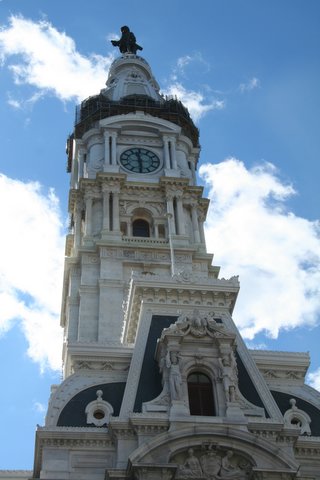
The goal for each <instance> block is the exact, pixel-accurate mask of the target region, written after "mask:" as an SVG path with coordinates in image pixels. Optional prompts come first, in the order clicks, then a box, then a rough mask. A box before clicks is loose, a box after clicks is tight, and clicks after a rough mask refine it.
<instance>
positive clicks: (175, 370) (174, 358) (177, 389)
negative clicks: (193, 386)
mask: <svg viewBox="0 0 320 480" xmlns="http://www.w3.org/2000/svg"><path fill="white" fill-rule="evenodd" d="M166 367H167V368H168V369H169V388H170V395H171V400H180V399H181V386H182V378H181V373H180V366H179V356H178V354H177V352H168V353H167V355H166Z"/></svg>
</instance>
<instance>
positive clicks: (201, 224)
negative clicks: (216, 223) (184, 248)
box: [199, 213, 206, 244]
mask: <svg viewBox="0 0 320 480" xmlns="http://www.w3.org/2000/svg"><path fill="white" fill-rule="evenodd" d="M204 222H205V215H203V213H200V215H199V231H200V240H201V243H204V244H205V243H206V238H205V235H204Z"/></svg>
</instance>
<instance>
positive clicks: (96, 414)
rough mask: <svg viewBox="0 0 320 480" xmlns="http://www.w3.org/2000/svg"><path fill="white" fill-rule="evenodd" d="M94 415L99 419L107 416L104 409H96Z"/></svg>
mask: <svg viewBox="0 0 320 480" xmlns="http://www.w3.org/2000/svg"><path fill="white" fill-rule="evenodd" d="M93 416H94V418H96V419H97V420H102V419H103V418H104V417H105V413H104V411H103V410H95V411H94V412H93Z"/></svg>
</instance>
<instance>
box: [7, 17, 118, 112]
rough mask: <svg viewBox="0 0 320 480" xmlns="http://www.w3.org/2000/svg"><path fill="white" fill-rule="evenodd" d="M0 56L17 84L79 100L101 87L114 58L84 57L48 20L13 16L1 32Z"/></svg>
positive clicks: (70, 40) (94, 92) (62, 98)
mask: <svg viewBox="0 0 320 480" xmlns="http://www.w3.org/2000/svg"><path fill="white" fill-rule="evenodd" d="M0 57H1V58H2V62H3V63H4V62H6V63H8V68H9V69H10V70H11V71H12V73H13V76H14V80H15V83H16V84H28V85H32V86H34V87H36V88H37V89H39V90H40V91H42V92H50V93H53V94H54V95H56V96H57V97H58V98H60V99H61V100H69V99H77V100H78V101H80V100H83V99H84V98H86V97H88V96H89V95H93V94H96V93H97V91H100V90H101V88H103V87H104V84H105V81H106V78H107V70H108V68H109V66H110V64H111V62H112V60H113V56H112V55H109V56H107V57H102V56H101V55H91V56H90V57H85V56H84V55H81V54H80V53H79V52H77V50H76V45H75V42H74V41H73V40H72V39H71V38H70V37H68V36H67V35H66V34H65V33H63V32H58V30H56V29H55V28H54V27H53V26H52V25H51V24H50V23H49V22H47V21H40V22H33V21H32V20H28V19H25V18H23V17H21V16H19V17H18V16H14V15H13V16H11V18H10V23H9V26H6V27H4V28H2V30H1V31H0ZM12 57H14V60H13V59H12ZM13 62H15V63H13ZM14 106H15V105H14Z"/></svg>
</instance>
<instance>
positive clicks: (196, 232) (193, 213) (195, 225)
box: [191, 204, 201, 243]
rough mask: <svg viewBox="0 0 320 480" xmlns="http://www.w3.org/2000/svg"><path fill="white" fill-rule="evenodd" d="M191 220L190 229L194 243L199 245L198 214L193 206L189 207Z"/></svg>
mask: <svg viewBox="0 0 320 480" xmlns="http://www.w3.org/2000/svg"><path fill="white" fill-rule="evenodd" d="M191 218H192V229H193V232H194V241H195V242H196V243H200V241H201V239H200V232H199V222H198V212H197V207H196V205H195V204H192V205H191Z"/></svg>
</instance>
